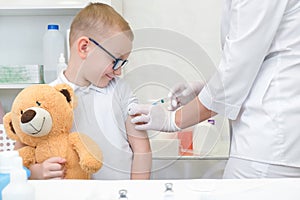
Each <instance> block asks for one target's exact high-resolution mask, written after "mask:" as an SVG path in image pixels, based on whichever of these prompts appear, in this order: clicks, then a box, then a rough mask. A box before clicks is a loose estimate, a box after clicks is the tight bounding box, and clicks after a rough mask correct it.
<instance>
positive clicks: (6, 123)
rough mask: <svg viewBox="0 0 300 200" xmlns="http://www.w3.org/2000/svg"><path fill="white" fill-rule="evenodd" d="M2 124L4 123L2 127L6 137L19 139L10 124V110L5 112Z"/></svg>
mask: <svg viewBox="0 0 300 200" xmlns="http://www.w3.org/2000/svg"><path fill="white" fill-rule="evenodd" d="M3 125H4V129H5V132H6V135H7V137H9V138H10V139H12V140H19V137H18V136H17V134H16V132H15V129H14V126H13V124H12V117H11V112H9V113H6V115H4V117H3Z"/></svg>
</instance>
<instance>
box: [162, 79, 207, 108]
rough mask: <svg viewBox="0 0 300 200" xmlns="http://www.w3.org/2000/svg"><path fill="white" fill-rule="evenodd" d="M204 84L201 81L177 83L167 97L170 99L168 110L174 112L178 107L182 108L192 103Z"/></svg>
mask: <svg viewBox="0 0 300 200" xmlns="http://www.w3.org/2000/svg"><path fill="white" fill-rule="evenodd" d="M203 86H204V83H203V82H201V81H195V82H189V83H179V84H178V85H176V86H174V87H173V88H172V89H171V91H170V93H169V95H168V97H169V98H170V105H169V106H168V110H171V111H173V110H176V109H177V108H179V107H180V106H183V105H185V104H187V103H189V102H190V101H192V100H193V99H194V98H195V97H196V96H198V94H199V93H200V91H201V90H202V88H203Z"/></svg>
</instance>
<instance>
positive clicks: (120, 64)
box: [89, 38, 128, 71]
mask: <svg viewBox="0 0 300 200" xmlns="http://www.w3.org/2000/svg"><path fill="white" fill-rule="evenodd" d="M89 40H90V41H91V42H93V43H94V44H95V45H97V46H98V47H99V48H100V49H102V50H103V51H105V52H106V53H107V54H108V55H109V56H110V57H112V58H113V59H114V66H113V67H112V69H113V70H114V71H116V70H118V69H119V68H120V67H124V66H125V65H126V64H127V63H128V60H122V59H121V58H116V57H115V56H114V55H112V53H110V52H109V51H108V50H106V49H105V48H104V47H103V46H101V45H100V44H99V43H98V42H96V41H95V40H94V39H92V38H89Z"/></svg>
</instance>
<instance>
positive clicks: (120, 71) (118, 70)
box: [113, 67, 122, 76]
mask: <svg viewBox="0 0 300 200" xmlns="http://www.w3.org/2000/svg"><path fill="white" fill-rule="evenodd" d="M113 73H114V75H116V76H120V75H121V74H122V69H121V67H120V68H119V69H117V70H115V71H114V72H113Z"/></svg>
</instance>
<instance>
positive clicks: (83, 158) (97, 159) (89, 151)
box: [69, 133, 102, 173]
mask: <svg viewBox="0 0 300 200" xmlns="http://www.w3.org/2000/svg"><path fill="white" fill-rule="evenodd" d="M69 141H70V143H71V144H72V146H73V149H74V150H75V151H76V152H77V154H78V156H79V160H80V162H79V164H80V166H81V168H82V169H83V170H84V171H86V172H88V173H95V172H97V171H98V170H99V169H100V168H101V167H102V152H101V150H100V148H99V147H98V145H97V144H96V143H95V142H94V141H93V140H92V139H91V138H90V137H88V136H87V135H85V134H82V133H71V134H70V135H69Z"/></svg>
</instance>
